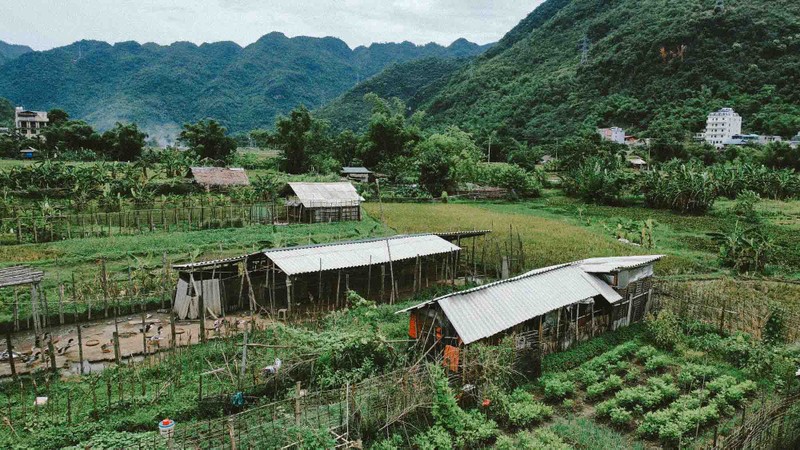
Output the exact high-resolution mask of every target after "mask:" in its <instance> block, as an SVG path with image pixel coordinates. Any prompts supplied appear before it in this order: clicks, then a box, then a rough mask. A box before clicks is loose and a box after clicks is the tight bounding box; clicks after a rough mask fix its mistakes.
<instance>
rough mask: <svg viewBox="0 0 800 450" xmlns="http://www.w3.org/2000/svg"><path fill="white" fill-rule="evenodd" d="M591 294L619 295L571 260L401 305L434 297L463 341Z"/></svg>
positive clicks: (616, 298)
mask: <svg viewBox="0 0 800 450" xmlns="http://www.w3.org/2000/svg"><path fill="white" fill-rule="evenodd" d="M597 296H601V297H603V298H605V299H606V300H607V301H608V302H609V303H616V302H618V301H620V300H621V299H622V297H621V296H620V295H619V294H618V293H617V292H616V291H614V289H612V288H611V286H609V285H608V284H606V283H605V282H603V281H602V280H600V279H598V278H596V277H595V276H594V275H590V274H588V273H586V272H584V271H583V270H581V269H580V267H578V266H576V265H573V264H562V265H558V266H551V267H545V268H543V269H537V270H533V271H530V272H528V273H526V274H523V275H520V276H518V277H514V278H509V279H508V280H502V281H498V282H495V283H490V284H487V285H484V286H479V287H476V288H473V289H468V290H466V291H462V292H456V293H453V294H449V295H445V296H443V297H439V298H436V299H433V300H431V301H429V302H425V303H422V304H420V305H416V306H414V307H411V308H408V309H406V310H404V311H410V310H412V309H416V308H420V307H423V306H426V305H429V304H432V303H438V304H439V306H440V307H441V308H442V310H443V311H444V313H445V315H446V316H447V319H448V320H449V321H450V323H451V324H453V327H454V328H455V329H456V332H458V335H459V337H461V339H462V340H463V341H464V343H465V344H469V343H472V342H475V341H478V340H481V339H484V338H487V337H490V336H494V335H495V334H497V333H500V332H502V331H505V330H507V329H509V328H511V327H513V326H515V325H518V324H520V323H523V322H526V321H528V320H530V319H533V318H534V317H537V316H541V315H542V314H545V313H548V312H550V311H554V310H556V309H558V308H561V307H564V306H568V305H572V304H574V303H580V302H584V301H588V300H589V299H593V298H594V297H597Z"/></svg>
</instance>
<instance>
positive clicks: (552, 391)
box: [542, 375, 575, 402]
mask: <svg viewBox="0 0 800 450" xmlns="http://www.w3.org/2000/svg"><path fill="white" fill-rule="evenodd" d="M542 386H543V387H544V397H545V399H546V400H548V401H552V402H555V401H561V400H563V399H565V398H566V397H571V396H572V395H573V394H574V393H575V382H573V381H570V380H567V379H565V378H564V376H560V375H553V376H548V377H545V378H542Z"/></svg>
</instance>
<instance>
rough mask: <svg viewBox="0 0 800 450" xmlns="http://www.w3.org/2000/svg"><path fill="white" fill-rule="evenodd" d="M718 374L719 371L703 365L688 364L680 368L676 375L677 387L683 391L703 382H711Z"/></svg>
mask: <svg viewBox="0 0 800 450" xmlns="http://www.w3.org/2000/svg"><path fill="white" fill-rule="evenodd" d="M718 374H719V369H717V368H716V367H714V366H707V365H704V364H693V363H688V364H685V365H683V366H681V372H680V373H679V374H678V385H679V386H680V387H681V388H683V389H691V388H693V387H695V386H697V385H699V384H701V383H703V381H706V382H708V381H711V380H712V379H713V378H714V377H716V376H717V375H718Z"/></svg>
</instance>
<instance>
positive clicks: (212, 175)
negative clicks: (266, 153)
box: [190, 167, 250, 186]
mask: <svg viewBox="0 0 800 450" xmlns="http://www.w3.org/2000/svg"><path fill="white" fill-rule="evenodd" d="M190 170H191V171H192V177H193V178H194V180H195V181H196V182H197V184H199V185H201V186H249V185H250V179H249V178H247V172H245V170H244V169H239V168H230V169H229V168H226V167H192V168H191V169H190Z"/></svg>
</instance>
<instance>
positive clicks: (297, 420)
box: [294, 381, 301, 426]
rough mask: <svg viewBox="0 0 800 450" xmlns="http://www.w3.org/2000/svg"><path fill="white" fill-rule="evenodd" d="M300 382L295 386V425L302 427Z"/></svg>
mask: <svg viewBox="0 0 800 450" xmlns="http://www.w3.org/2000/svg"><path fill="white" fill-rule="evenodd" d="M300 391H301V389H300V382H299V381H298V382H297V383H296V384H295V394H294V423H295V425H298V426H299V425H300V411H301V409H300Z"/></svg>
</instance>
